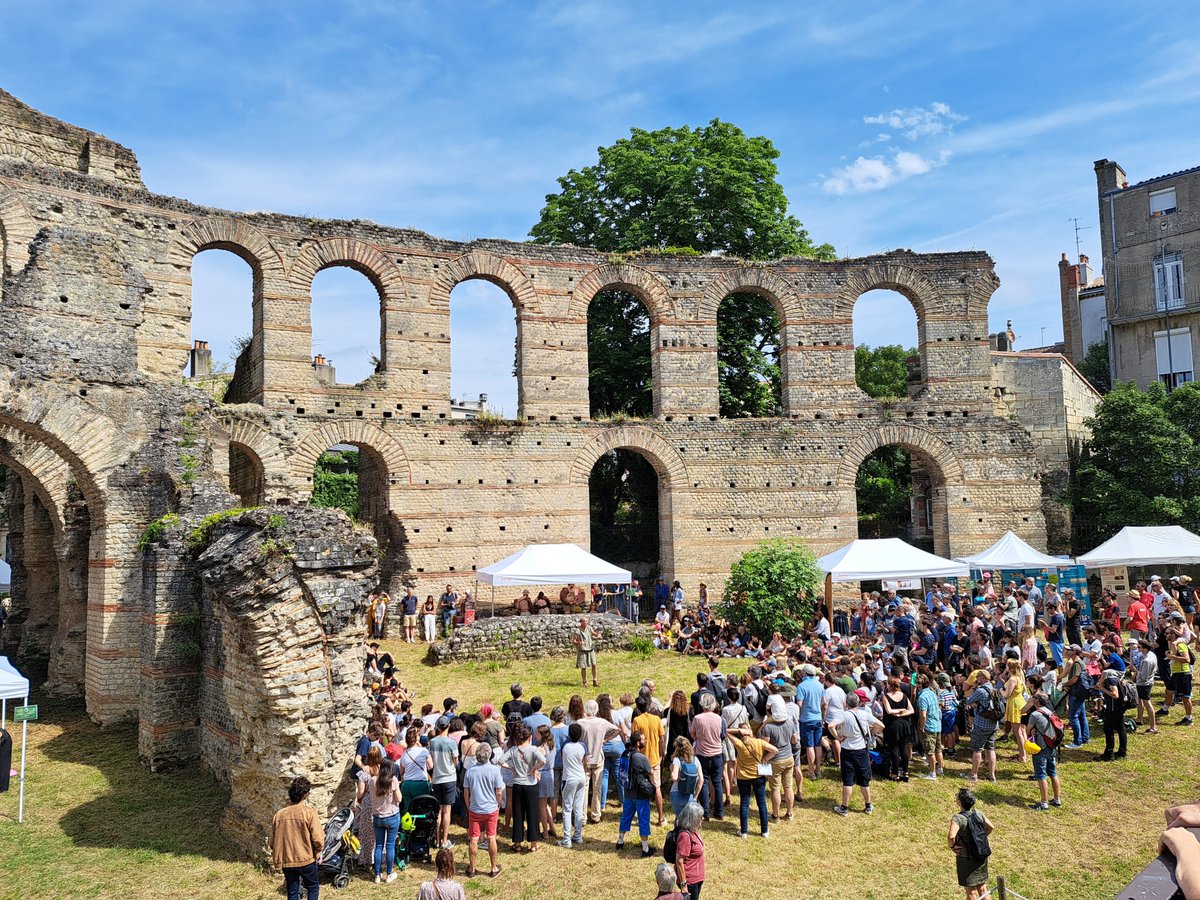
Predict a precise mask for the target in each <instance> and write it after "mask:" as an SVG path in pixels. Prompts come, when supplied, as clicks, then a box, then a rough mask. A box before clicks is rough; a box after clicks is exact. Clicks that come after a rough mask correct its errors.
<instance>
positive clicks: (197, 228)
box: [167, 218, 284, 285]
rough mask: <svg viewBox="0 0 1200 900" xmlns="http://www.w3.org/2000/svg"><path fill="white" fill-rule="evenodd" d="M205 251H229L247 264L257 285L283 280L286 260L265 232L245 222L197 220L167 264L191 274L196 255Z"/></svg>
mask: <svg viewBox="0 0 1200 900" xmlns="http://www.w3.org/2000/svg"><path fill="white" fill-rule="evenodd" d="M205 250H228V251H229V252H230V253H234V254H236V255H237V256H240V257H241V258H242V259H244V260H245V261H246V264H247V265H249V266H250V268H251V270H253V272H254V280H255V283H256V285H258V284H261V279H262V278H263V277H264V276H278V277H282V276H283V274H284V268H283V260H282V259H281V258H280V256H279V252H278V251H277V250H276V249H275V247H274V246H273V245H272V244H271V242H270V240H268V239H267V237H266V235H264V234H263V233H262V232H261V231H259V230H258V229H256V228H254V227H253V226H252V225H249V224H247V223H246V222H244V221H243V220H241V219H233V218H214V219H193V220H192V221H191V222H188V224H187V225H185V226H183V228H181V229H180V230H179V234H178V235H177V236H176V237H175V240H174V241H172V242H171V246H170V247H169V248H168V249H167V261H168V262H169V263H170V264H171V265H173V266H175V267H176V268H179V269H184V270H187V271H189V272H190V271H191V268H192V260H193V259H195V257H196V254H198V253H203V252H204V251H205Z"/></svg>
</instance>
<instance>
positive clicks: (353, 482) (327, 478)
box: [230, 444, 361, 522]
mask: <svg viewBox="0 0 1200 900" xmlns="http://www.w3.org/2000/svg"><path fill="white" fill-rule="evenodd" d="M232 457H233V450H232V448H231V449H230V459H231V460H232ZM359 459H360V457H359V450H358V448H357V447H352V446H350V445H349V444H335V445H334V446H332V447H330V448H329V449H328V450H326V451H325V452H324V453H322V454H321V455H320V456H319V457H317V464H316V466H315V467H314V468H313V488H312V498H311V499H310V500H309V504H310V505H311V506H318V507H321V508H323V509H332V508H337V509H341V510H343V511H344V512H345V513H346V515H348V516H349V517H350V518H351V519H353V520H354V521H356V522H357V521H361V520H360V519H359V512H360V509H359V490H358V467H359Z"/></svg>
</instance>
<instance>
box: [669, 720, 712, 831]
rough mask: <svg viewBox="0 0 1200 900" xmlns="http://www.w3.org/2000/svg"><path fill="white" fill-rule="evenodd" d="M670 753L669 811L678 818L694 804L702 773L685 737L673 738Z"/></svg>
mask: <svg viewBox="0 0 1200 900" xmlns="http://www.w3.org/2000/svg"><path fill="white" fill-rule="evenodd" d="M671 751H672V752H671V793H670V797H671V811H672V812H674V813H675V815H676V816H678V815H679V814H680V813H681V812H683V809H684V807H686V806H687V805H688V804H689V803H695V802H696V798H697V797H698V796H699V795H700V790H701V788H702V787H703V786H704V773H703V772H701V771H700V763H698V762H697V761H696V756H695V751H694V749H693V747H692V742H691V740H689V739H688V738H687V737H685V736H683V735H680V736H679V737H677V738H675V742H674V745H673V746H672V748H671Z"/></svg>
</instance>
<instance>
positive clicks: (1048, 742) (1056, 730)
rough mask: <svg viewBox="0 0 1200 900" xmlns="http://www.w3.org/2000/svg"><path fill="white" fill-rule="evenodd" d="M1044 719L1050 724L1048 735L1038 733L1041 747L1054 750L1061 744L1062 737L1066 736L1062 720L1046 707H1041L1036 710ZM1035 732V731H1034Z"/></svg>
mask: <svg viewBox="0 0 1200 900" xmlns="http://www.w3.org/2000/svg"><path fill="white" fill-rule="evenodd" d="M1038 712H1040V713H1041V714H1042V715H1044V716H1045V717H1046V721H1048V722H1049V723H1050V733H1049V734H1042V733H1041V732H1038V734H1039V735H1040V737H1041V739H1042V747H1043V748H1044V749H1046V750H1054V749H1056V748H1057V747H1058V745H1059V744H1061V743H1062V739H1063V735H1064V734H1066V729H1065V727H1064V726H1063V720H1062V719H1060V718H1059V717H1058V716H1057V715H1056V714H1055V712H1054V710H1052V709H1051V708H1050V707H1048V706H1043V707H1042V708H1041V709H1040V710H1038ZM1035 731H1036V729H1035Z"/></svg>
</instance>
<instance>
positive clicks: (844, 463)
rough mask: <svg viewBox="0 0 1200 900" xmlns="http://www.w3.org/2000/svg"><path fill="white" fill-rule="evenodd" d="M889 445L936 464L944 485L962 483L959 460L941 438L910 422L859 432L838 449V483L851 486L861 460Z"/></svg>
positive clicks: (961, 470) (963, 478) (962, 476)
mask: <svg viewBox="0 0 1200 900" xmlns="http://www.w3.org/2000/svg"><path fill="white" fill-rule="evenodd" d="M890 446H899V447H904V448H905V449H906V450H915V451H917V452H918V453H920V454H922V455H923V456H924V457H926V458H928V459H929V460H930V461H931V462H933V463H934V465H936V466H937V468H938V471H939V473H940V474H941V476H942V478H943V479H945V481H946V483H947V484H951V485H953V484H962V483H963V481H964V480H965V476H964V474H963V468H962V463H961V462H959V460H958V457H956V456H955V455H954V453H953V451H952V450H951V449H950V446H949V444H947V443H946V442H945V441H943V440H942V439H941V438H939V437H937V436H936V435H934V434H932V433H930V432H928V431H925V430H924V429H922V428H917V427H915V426H912V425H903V424H890V425H883V426H881V427H880V428H878V429H876V430H874V431H870V432H867V433H866V434H863V435H861V436H860V437H858V438H857V439H856V440H855V441H853V442H852V443H851V444H850V445H849V446H848V447H847V448H846V449H845V450H844V451H843V452H842V460H841V463H840V465H839V466H838V483H839V484H841V485H850V486H853V485H854V481H855V479H856V478H857V477H858V469H859V466H861V465H862V463H863V460H865V459H866V458H867V457H868V456H870V455H871V454H872V453H874V452H875V451H876V450H878V449H880V448H881V447H890Z"/></svg>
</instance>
